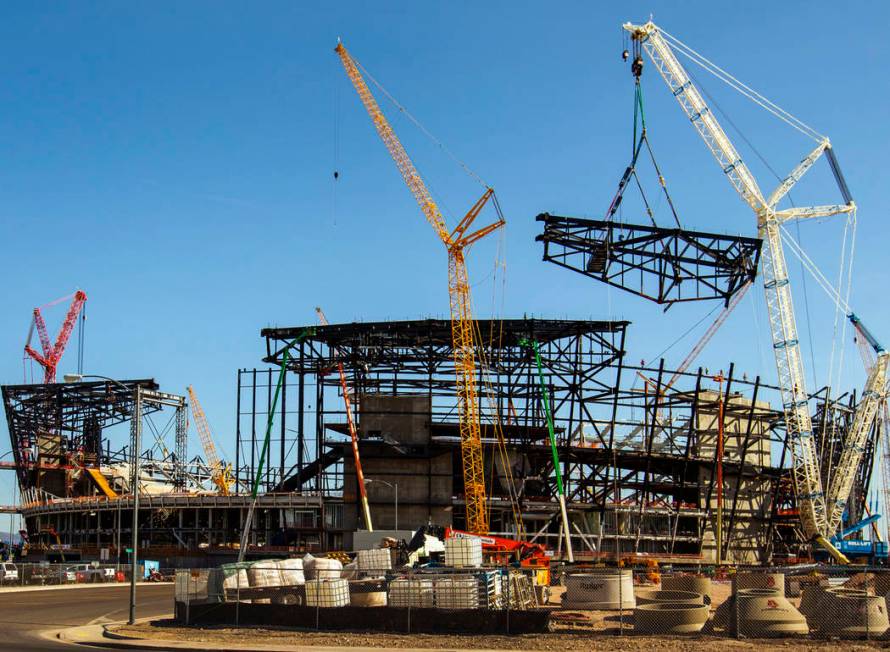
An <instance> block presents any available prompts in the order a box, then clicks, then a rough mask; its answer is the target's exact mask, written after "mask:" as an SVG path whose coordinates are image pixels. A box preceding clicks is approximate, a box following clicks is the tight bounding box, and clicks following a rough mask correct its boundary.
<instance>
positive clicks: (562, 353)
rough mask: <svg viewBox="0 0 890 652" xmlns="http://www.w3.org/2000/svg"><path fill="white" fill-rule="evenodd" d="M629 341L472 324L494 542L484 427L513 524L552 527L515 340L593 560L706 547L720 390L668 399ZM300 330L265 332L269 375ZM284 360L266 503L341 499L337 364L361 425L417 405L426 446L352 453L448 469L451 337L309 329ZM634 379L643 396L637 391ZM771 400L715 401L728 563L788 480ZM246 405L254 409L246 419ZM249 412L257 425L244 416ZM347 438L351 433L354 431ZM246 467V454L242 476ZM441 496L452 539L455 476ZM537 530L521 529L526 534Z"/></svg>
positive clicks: (554, 325)
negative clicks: (436, 462) (772, 454)
mask: <svg viewBox="0 0 890 652" xmlns="http://www.w3.org/2000/svg"><path fill="white" fill-rule="evenodd" d="M626 326H627V324H626V322H584V321H559V320H535V319H528V320H506V321H504V322H502V323H501V322H495V321H480V322H478V323H477V329H478V331H479V332H480V333H481V334H482V337H481V340H482V341H483V342H484V343H485V350H484V352H483V353H484V355H480V359H484V360H485V361H486V366H485V369H486V370H487V371H488V376H487V377H486V378H483V377H481V376H480V379H479V392H480V396H481V397H483V400H482V401H481V403H480V407H481V409H482V419H483V423H482V433H483V442H484V445H485V451H486V453H485V454H486V459H488V460H489V463H487V467H488V469H489V471H488V473H489V475H488V477H487V482H488V483H489V485H490V486H491V496H492V529H493V531H495V530H497V529H498V527H499V526H500V525H503V524H505V523H506V522H507V521H508V520H509V518H508V516H509V510H508V509H507V507H506V505H507V489H506V487H505V486H503V485H502V482H501V480H500V479H499V478H498V477H497V475H498V474H497V472H495V471H492V470H491V469H492V464H493V463H492V462H490V460H491V459H492V456H493V450H494V445H495V427H494V425H495V423H496V422H498V423H499V424H500V428H501V431H502V433H503V436H504V438H505V440H506V442H507V446H508V449H509V450H510V451H512V453H511V454H515V456H514V457H513V462H512V463H513V468H512V469H511V473H512V474H513V477H514V479H515V481H516V485H517V487H518V493H519V499H520V501H521V503H522V505H524V511H525V512H528V513H532V512H533V513H534V514H537V516H538V517H540V516H541V515H542V514H544V515H549V516H550V517H555V516H556V515H557V513H558V511H557V507H556V505H557V503H556V494H557V488H556V484H555V477H554V476H555V474H554V469H553V461H552V455H551V453H550V448H549V444H548V442H547V430H546V422H545V415H544V411H543V409H542V404H541V396H540V392H541V388H540V383H539V382H538V380H537V377H536V373H537V371H536V367H535V363H534V360H533V358H532V355H531V354H530V352H529V350H528V349H527V348H524V347H521V346H520V345H519V341H520V340H521V339H523V338H527V339H528V338H533V339H535V340H536V341H537V342H538V343H539V346H540V350H541V357H542V364H543V369H544V373H545V381H546V385H547V388H548V394H549V395H550V401H551V410H552V413H553V417H554V424H555V430H556V433H557V440H558V441H557V443H558V450H559V459H560V463H561V464H562V469H561V470H562V475H563V479H564V482H565V491H566V498H567V500H568V501H569V504H570V506H569V509H570V512H571V517H572V521H573V527H574V528H577V531H576V534H578V535H579V536H580V537H581V538H582V540H583V541H584V542H585V545H589V546H590V547H592V548H594V549H596V550H598V551H600V552H602V551H608V550H612V551H614V552H615V553H616V554H617V553H618V552H619V551H621V552H622V553H624V552H626V553H633V552H634V551H637V552H658V553H664V554H677V555H683V554H693V555H695V554H701V545H702V543H701V541H702V533H703V531H704V529H705V528H706V527H707V522H708V520H709V519H712V518H713V513H712V508H711V506H712V504H713V499H714V497H715V495H716V491H717V489H716V485H715V476H716V474H715V468H716V449H715V448H714V446H713V441H714V436H715V432H716V420H715V415H716V414H717V404H718V391H717V389H716V383H715V382H714V381H713V379H712V378H711V376H710V375H709V374H707V373H706V372H704V371H703V370H698V371H697V372H696V373H684V374H681V375H680V377H679V380H678V381H676V382H675V383H673V384H671V385H670V386H668V381H669V379H670V378H671V377H672V376H673V375H674V372H673V371H671V370H669V369H666V368H665V366H664V363H663V362H662V363H661V365H660V366H658V367H653V368H645V367H632V366H628V365H625V364H624V356H623V351H624V338H625V329H626ZM302 330H303V329H302V327H295V328H275V329H265V330H264V331H263V332H262V335H263V337H265V338H266V345H267V356H266V358H265V361H266V362H269V363H271V364H275V363H276V362H277V361H278V360H280V359H281V355H282V353H283V347H285V346H286V344H287V343H288V342H290V341H291V340H292V339H293V337H294V333H298V332H301V331H302ZM335 351H336V352H339V357H338V356H337V354H336V353H335ZM289 356H291V362H290V363H289V369H290V370H291V371H292V372H293V374H294V375H295V376H296V381H294V380H293V378H291V380H290V381H289V387H290V390H289V391H290V393H291V394H290V397H289V399H288V400H289V401H290V402H289V403H288V405H290V406H291V407H290V408H288V409H287V410H283V411H281V412H280V413H279V414H277V415H276V419H277V420H276V430H277V428H278V426H279V421H278V420H280V427H281V433H282V436H285V437H289V438H288V439H283V440H282V442H281V444H282V445H281V448H282V450H284V451H290V452H291V454H290V455H288V454H286V455H284V456H283V458H282V460H279V463H278V465H277V466H278V468H277V469H276V468H275V466H276V465H275V464H273V465H272V466H273V468H272V470H270V471H269V473H268V474H267V476H266V478H265V479H264V481H265V486H266V488H267V489H269V490H271V489H277V490H289V491H293V490H303V491H305V490H307V489H312V490H318V491H320V492H322V494H323V495H325V496H327V497H336V496H340V495H342V487H343V486H344V484H343V483H344V481H345V478H344V474H343V468H344V464H348V458H349V442H348V429H347V427H346V417H345V414H343V411H342V405H343V404H342V400H341V399H340V397H339V396H338V395H337V391H338V387H339V380H338V376H337V374H336V373H335V370H336V364H337V362H339V361H342V362H343V363H344V370H345V372H346V374H347V378H348V382H349V384H350V386H351V388H352V389H353V394H354V396H355V397H356V398H357V400H358V402H359V406H358V408H357V411H356V412H357V414H358V418H359V421H361V419H362V416H363V410H362V405H361V402H362V399H363V397H365V396H367V395H369V394H378V393H382V394H387V395H404V396H426V397H428V398H429V405H430V413H429V424H430V434H431V437H430V444H429V445H428V446H427V447H426V448H422V449H418V448H416V447H414V448H411V447H405V446H398V445H395V444H394V443H393V442H387V441H385V440H373V439H368V438H364V439H363V440H362V441H361V442H360V445H362V446H364V447H370V448H365V449H363V450H366V451H367V452H368V453H369V454H370V455H372V456H374V455H390V456H393V457H394V458H398V457H399V456H405V457H406V459H409V458H416V457H417V456H418V455H420V456H423V455H434V454H438V452H441V451H447V450H451V451H453V454H454V455H458V454H459V437H458V430H457V415H456V407H455V401H454V391H453V390H454V386H453V383H454V376H453V374H452V371H453V370H452V368H451V366H450V365H451V364H453V362H452V360H453V358H452V356H451V351H450V334H449V331H448V322H447V321H443V320H424V321H408V322H376V323H366V324H335V325H330V326H326V327H319V328H318V329H317V332H316V335H315V336H314V337H310V338H308V339H307V340H306V341H304V342H303V343H302V344H301V345H299V346H297V347H294V350H293V351H291V352H290V354H289ZM263 373H264V372H263V371H257V370H242V371H241V372H239V384H242V387H241V388H240V389H239V396H241V407H240V408H239V409H240V410H241V414H246V415H247V419H248V421H247V423H246V424H245V423H240V427H239V433H240V434H239V437H240V440H241V443H242V445H243V444H246V446H247V447H250V446H255V444H256V436H255V435H254V434H253V433H252V431H251V430H252V429H251V419H252V420H253V421H255V422H256V421H258V422H262V421H263V420H264V419H265V414H264V413H263V409H262V408H263V405H264V404H265V403H266V396H265V394H266V390H265V389H264V387H265V386H266V385H267V384H268V383H267V382H266V381H265V380H264V379H263ZM640 375H642V376H645V377H646V378H647V379H648V380H646V381H643V380H641V378H640ZM242 395H243V396H242ZM300 395H302V399H300V398H299V396H300ZM778 396H779V394H778V388H777V387H774V386H770V385H766V384H764V383H762V382H761V381H760V379H759V378H758V379H756V380H755V381H754V382H749V381H748V380H747V379H746V378H741V379H740V378H737V377H736V376H735V374H734V371H733V368H732V366H730V367H729V374H728V375H727V377H726V380H725V383H724V395H723V397H722V398H723V401H724V404H725V417H724V418H725V421H726V423H728V424H729V423H732V424H735V425H734V426H733V427H732V428H728V429H727V435H726V436H727V442H728V443H727V446H728V447H730V448H731V449H732V450H733V453H732V454H727V457H726V459H725V460H724V463H723V468H724V476H725V477H726V478H727V481H726V488H725V493H724V504H725V505H726V508H725V519H726V522H725V531H726V533H727V536H726V538H725V539H724V548H725V549H727V550H728V549H730V548H732V547H733V546H734V545H735V541H736V539H737V538H738V537H740V536H742V535H741V534H740V533H742V532H743V531H744V528H745V527H748V526H749V525H750V523H751V522H752V519H757V524H758V527H760V528H761V531H763V532H766V531H767V528H769V527H771V519H772V518H773V514H772V512H771V511H770V509H769V498H770V496H771V495H772V494H773V492H774V491H775V490H776V487H777V486H778V484H779V483H780V481H781V480H782V478H784V477H787V475H788V474H789V472H790V470H789V469H787V468H785V469H783V468H781V467H782V464H779V465H774V464H770V461H769V455H768V453H765V451H769V449H770V447H772V446H776V445H779V444H783V443H784V441H785V433H784V420H783V415H782V412H781V411H780V410H773V409H771V408H770V407H769V402H770V401H772V402H773V403H774V404H775V403H780V401H779V400H778ZM246 404H247V405H249V406H250V407H247V409H246V410H245V409H244V408H245V405H246ZM253 406H256V414H252V413H251V410H252V409H253ZM301 406H302V409H301ZM295 422H296V423H295ZM295 426H296V427H295ZM359 429H360V432H361V423H360V427H359ZM287 433H293V435H287ZM299 451H302V452H299ZM310 451H312V452H310ZM315 451H317V452H315ZM386 451H389V452H388V453H387V452H386ZM247 452H249V451H247V450H246V449H245V452H244V453H242V460H243V459H244V456H245V455H246V454H247ZM294 452H299V453H298V455H294V454H293V453H294ZM313 453H314V454H313ZM299 455H303V456H304V457H302V458H300V457H299ZM364 456H365V453H364V452H363V453H362V457H363V458H364ZM452 486H453V487H454V497H453V499H454V506H455V509H454V516H455V519H456V523H457V524H458V525H459V523H460V520H459V519H460V508H461V506H462V505H463V500H462V495H461V489H460V476H459V473H455V474H454V476H453V485H452ZM752 491H754V492H755V493H757V494H758V496H761V497H762V502H763V509H762V510H760V511H757V510H754V509H753V508H752V507H751V506H750V502H751V501H750V494H751V492H752ZM758 504H759V503H758ZM499 510H505V511H502V513H498V511H499ZM755 511H756V514H754V513H753V512H755ZM752 514H753V515H752ZM552 525H553V527H552V528H551V529H553V530H554V531H555V530H556V526H555V524H552ZM537 529H539V528H536V529H535V530H533V529H531V528H528V530H529V531H530V532H534V531H536V530H537ZM545 529H546V528H545ZM596 532H599V534H596ZM554 540H555V539H554ZM763 547H764V549H766V548H767V545H766V544H765V543H764V546H763Z"/></svg>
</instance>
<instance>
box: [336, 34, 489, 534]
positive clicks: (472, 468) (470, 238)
mask: <svg viewBox="0 0 890 652" xmlns="http://www.w3.org/2000/svg"><path fill="white" fill-rule="evenodd" d="M336 52H337V54H338V55H339V56H340V60H341V61H342V62H343V67H344V68H345V69H346V74H347V75H348V76H349V80H350V81H351V82H352V85H353V86H354V87H355V90H356V91H357V92H358V95H359V98H360V99H361V101H362V104H364V105H365V109H367V111H368V115H370V116H371V121H372V122H373V123H374V128H375V129H376V130H377V134H378V135H379V136H380V138H381V140H383V144H384V145H386V149H387V150H389V153H390V155H391V156H392V158H393V160H394V161H395V163H396V166H397V167H398V168H399V172H400V173H401V174H402V179H404V181H405V183H406V184H407V185H408V188H409V189H410V190H411V193H412V194H413V195H414V198H415V199H416V200H417V203H418V204H419V205H420V209H421V210H422V211H423V214H424V216H425V217H426V219H427V221H428V222H429V223H430V224H431V225H432V227H433V229H435V231H436V235H438V236H439V239H440V240H441V241H442V243H443V244H444V245H445V248H446V249H447V250H448V294H449V296H450V303H451V345H452V349H453V350H454V368H455V375H456V379H457V404H458V414H459V419H460V444H461V459H462V461H463V477H464V496H465V498H466V509H467V516H466V518H467V530H469V531H470V532H472V533H474V534H487V533H488V509H487V505H486V499H485V475H484V472H483V462H482V437H481V434H480V423H479V418H480V413H479V401H478V398H477V396H476V382H477V380H478V377H477V374H476V338H475V324H474V321H473V313H472V307H471V303H470V282H469V279H468V275H467V265H466V261H465V259H464V252H465V250H466V249H467V248H468V247H469V246H470V245H472V244H473V243H474V242H476V241H478V240H480V239H482V238H484V237H485V236H486V235H488V234H489V233H491V232H492V231H494V230H496V229H498V228H500V227H501V226H503V225H504V218H503V216H502V215H501V214H500V210H498V220H497V221H496V222H494V223H492V224H489V225H488V226H485V227H482V228H481V229H479V230H477V231H474V232H472V233H467V230H468V229H469V228H470V226H471V225H472V224H473V221H474V220H475V219H476V217H477V216H478V215H479V213H480V212H481V211H482V208H483V207H484V206H485V204H486V203H487V202H488V200H489V199H491V198H492V197H493V196H494V190H492V189H491V188H486V190H485V193H483V195H482V197H480V198H479V200H478V201H477V202H476V203H475V204H474V205H473V207H472V208H470V210H469V212H468V213H467V214H466V215H465V216H464V218H463V219H462V220H461V221H460V222H459V223H458V224H457V226H456V227H455V228H454V230H453V231H451V232H449V230H448V226H447V224H446V223H445V218H444V217H443V216H442V213H441V212H440V211H439V207H438V206H437V205H436V203H435V202H434V201H433V198H432V195H431V194H430V192H429V190H427V187H426V185H425V184H424V182H423V179H422V178H421V176H420V173H419V172H418V171H417V169H416V168H415V167H414V164H413V163H412V162H411V159H410V158H409V157H408V153H407V152H406V151H405V148H404V147H403V146H402V143H401V142H399V139H398V138H397V137H396V134H395V132H394V131H393V130H392V127H391V126H390V125H389V122H388V121H387V119H386V116H384V115H383V112H382V111H381V110H380V106H379V105H378V104H377V100H375V99H374V96H373V95H372V94H371V90H370V89H369V88H368V85H367V84H366V83H365V80H364V78H363V77H362V74H361V72H360V70H359V65H358V63H357V62H356V61H355V60H354V59H353V58H352V57H351V56H350V54H349V52H347V51H346V48H345V47H343V44H342V43H338V44H337V47H336ZM494 205H495V207H496V208H497V198H495V199H494Z"/></svg>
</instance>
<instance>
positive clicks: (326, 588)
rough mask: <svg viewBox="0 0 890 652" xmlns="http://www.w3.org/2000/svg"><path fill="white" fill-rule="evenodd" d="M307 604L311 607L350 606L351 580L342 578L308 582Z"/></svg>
mask: <svg viewBox="0 0 890 652" xmlns="http://www.w3.org/2000/svg"><path fill="white" fill-rule="evenodd" d="M306 604H307V605H308V606H310V607H347V606H349V582H347V581H346V580H340V579H338V580H314V581H311V582H307V583H306Z"/></svg>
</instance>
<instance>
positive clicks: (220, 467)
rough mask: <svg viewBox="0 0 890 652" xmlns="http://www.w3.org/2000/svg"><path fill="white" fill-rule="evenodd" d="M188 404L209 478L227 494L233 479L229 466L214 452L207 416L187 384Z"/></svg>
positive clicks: (222, 492) (192, 389) (220, 490)
mask: <svg viewBox="0 0 890 652" xmlns="http://www.w3.org/2000/svg"><path fill="white" fill-rule="evenodd" d="M188 393H189V404H190V405H191V406H192V416H193V417H194V419H195V428H197V430H198V437H199V438H200V440H201V447H202V448H203V449H204V457H205V458H206V462H207V466H208V467H209V468H210V479H211V481H212V482H213V484H215V485H216V488H217V491H219V493H220V494H222V495H223V496H228V495H229V494H230V493H231V491H232V485H233V484H234V480H233V479H232V470H231V468H230V467H229V466H228V465H226V464H223V463H222V461H221V460H220V459H219V455H217V453H216V446H215V445H214V444H213V436H212V435H211V434H210V424H208V423H207V416H206V415H205V414H204V410H203V409H202V408H201V403H199V402H198V397H197V396H196V395H195V390H194V388H193V387H192V386H191V385H189V386H188Z"/></svg>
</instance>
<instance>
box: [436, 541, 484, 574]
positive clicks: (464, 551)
mask: <svg viewBox="0 0 890 652" xmlns="http://www.w3.org/2000/svg"><path fill="white" fill-rule="evenodd" d="M445 565H446V566H452V567H454V568H479V567H480V566H481V565H482V539H480V538H479V537H451V538H450V539H447V540H446V541H445Z"/></svg>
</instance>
